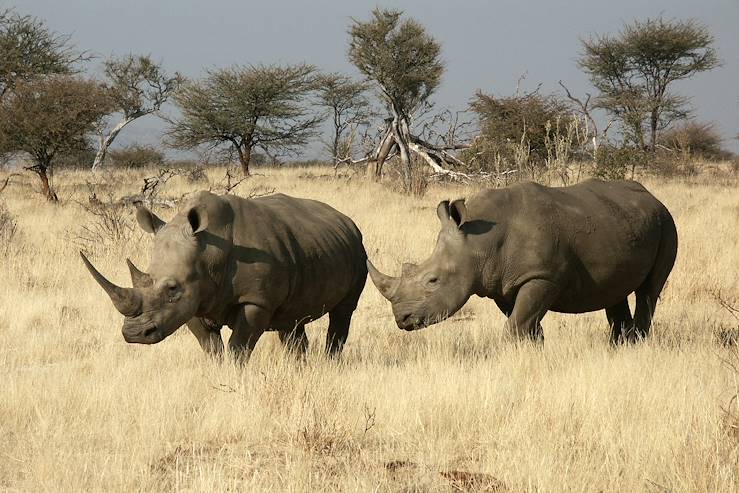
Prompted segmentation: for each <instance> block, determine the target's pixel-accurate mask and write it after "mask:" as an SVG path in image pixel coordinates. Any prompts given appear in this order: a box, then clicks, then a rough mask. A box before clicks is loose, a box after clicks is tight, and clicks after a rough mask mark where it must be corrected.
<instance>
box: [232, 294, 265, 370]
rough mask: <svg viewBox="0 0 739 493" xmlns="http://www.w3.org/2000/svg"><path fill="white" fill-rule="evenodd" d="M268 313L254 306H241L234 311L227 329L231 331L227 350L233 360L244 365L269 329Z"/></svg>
mask: <svg viewBox="0 0 739 493" xmlns="http://www.w3.org/2000/svg"><path fill="white" fill-rule="evenodd" d="M270 317H271V315H270V313H268V312H267V311H266V310H265V309H264V308H261V307H259V306H256V305H249V304H246V305H242V306H241V307H239V309H238V310H237V311H236V313H235V314H234V316H233V317H232V320H231V321H230V322H229V327H230V328H231V330H232V331H233V333H232V334H231V337H230V338H229V340H228V349H229V350H230V351H231V355H232V356H233V358H234V360H235V361H237V362H239V363H242V364H243V363H246V362H247V361H248V360H249V356H250V355H251V352H252V351H253V350H254V346H256V345H257V341H258V340H259V338H260V337H261V336H262V334H263V333H264V331H265V330H267V328H268V327H269V321H270Z"/></svg>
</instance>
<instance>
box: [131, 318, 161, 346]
mask: <svg viewBox="0 0 739 493" xmlns="http://www.w3.org/2000/svg"><path fill="white" fill-rule="evenodd" d="M122 332H123V339H124V340H125V341H126V342H128V343H130V344H156V343H158V342H161V341H162V340H164V338H165V337H167V336H166V335H165V333H164V331H162V330H161V329H160V328H159V327H158V326H157V325H156V324H155V323H147V324H139V323H132V322H130V321H129V319H126V320H125V321H124V322H123V330H122Z"/></svg>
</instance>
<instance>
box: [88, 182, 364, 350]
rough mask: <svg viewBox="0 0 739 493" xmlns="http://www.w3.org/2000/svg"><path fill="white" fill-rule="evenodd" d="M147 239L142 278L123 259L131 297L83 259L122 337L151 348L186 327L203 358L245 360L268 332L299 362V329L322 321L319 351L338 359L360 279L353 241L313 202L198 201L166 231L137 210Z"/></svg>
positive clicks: (357, 244) (344, 226) (209, 197)
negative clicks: (227, 352) (325, 320)
mask: <svg viewBox="0 0 739 493" xmlns="http://www.w3.org/2000/svg"><path fill="white" fill-rule="evenodd" d="M136 218H137V221H138V223H139V225H140V226H141V228H142V229H144V230H145V231H147V232H149V233H153V234H154V241H153V246H152V251H151V260H150V266H149V272H148V273H144V272H141V271H140V270H138V269H137V268H136V267H135V266H134V265H133V263H131V261H130V260H127V262H128V266H129V269H130V273H131V278H132V282H133V288H124V287H119V286H116V285H114V284H113V283H111V282H110V281H108V280H107V279H106V278H105V277H103V275H102V274H100V273H99V272H98V271H97V269H95V267H94V266H93V265H92V264H91V263H90V262H89V261H88V259H87V258H86V257H85V256H84V254H82V253H81V252H80V253H81V254H82V259H83V261H84V263H85V265H86V266H87V268H88V270H89V271H90V273H91V274H92V276H93V277H94V278H95V280H96V281H97V282H98V283H99V284H100V286H102V288H103V289H104V290H105V292H106V293H107V294H108V296H109V297H110V299H111V301H112V302H113V305H114V306H115V308H116V309H117V310H118V311H119V312H120V313H121V314H122V315H124V317H125V319H124V321H123V329H122V331H123V337H124V339H125V340H126V341H127V342H130V343H141V344H155V343H157V342H160V341H162V340H163V339H165V338H166V337H167V336H169V335H170V334H172V333H173V332H175V331H176V330H177V329H178V328H179V327H180V326H181V325H182V324H185V323H186V324H187V326H188V328H189V329H190V331H191V332H192V333H193V334H194V335H195V337H196V338H197V339H198V342H199V343H200V345H201V347H202V348H203V350H205V351H206V352H209V353H217V354H220V353H221V352H222V351H223V341H222V339H221V335H220V330H221V327H222V326H223V325H227V326H228V327H230V328H231V329H232V331H233V332H232V334H231V337H230V339H229V349H231V350H232V352H233V353H234V355H235V356H236V357H237V358H240V359H243V360H245V359H247V358H248V356H249V354H250V352H251V351H252V349H253V348H254V346H255V344H256V343H257V340H258V339H259V337H260V336H261V335H262V333H263V332H265V331H267V330H276V331H278V332H279V335H280V339H281V340H282V341H283V343H285V344H286V345H289V346H290V347H291V348H293V349H295V350H297V351H298V352H302V353H304V352H305V350H306V349H307V344H308V339H307V337H306V334H305V325H306V323H308V322H310V321H312V320H315V319H317V318H319V317H321V316H323V315H324V314H326V313H328V314H329V327H328V335H327V337H326V351H327V352H328V353H329V354H331V355H335V354H338V353H339V352H341V350H342V348H343V346H344V343H345V341H346V338H347V335H348V333H349V324H350V322H351V318H352V313H353V312H354V309H355V308H356V307H357V301H358V300H359V296H360V294H361V293H362V290H363V289H364V284H365V281H366V278H367V267H366V259H367V254H366V253H365V250H364V246H363V245H362V234H361V233H360V231H359V229H358V228H357V226H356V225H355V224H354V222H352V220H351V219H349V218H348V217H346V216H345V215H343V214H341V213H340V212H338V211H336V210H335V209H333V208H331V207H330V206H329V205H327V204H324V203H322V202H318V201H314V200H307V199H299V198H294V197H289V196H287V195H282V194H275V195H271V196H267V197H260V198H255V199H251V200H247V199H243V198H240V197H236V196H233V195H224V196H217V195H214V194H212V193H209V192H198V193H197V194H195V195H194V196H192V197H191V198H190V199H189V200H188V201H187V202H186V203H185V204H183V206H182V207H181V210H180V212H179V213H178V214H177V215H176V216H175V217H174V218H173V219H172V220H171V221H170V222H169V223H165V222H164V221H162V220H161V219H160V218H159V217H157V216H156V215H155V214H153V213H152V212H151V211H149V210H148V209H146V208H145V207H143V206H139V207H138V209H137V212H136Z"/></svg>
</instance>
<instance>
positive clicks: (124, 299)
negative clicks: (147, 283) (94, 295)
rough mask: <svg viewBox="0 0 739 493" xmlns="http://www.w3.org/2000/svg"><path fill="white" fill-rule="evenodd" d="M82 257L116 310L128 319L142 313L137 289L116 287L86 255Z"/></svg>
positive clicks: (82, 254) (81, 254)
mask: <svg viewBox="0 0 739 493" xmlns="http://www.w3.org/2000/svg"><path fill="white" fill-rule="evenodd" d="M80 256H82V261H83V262H84V263H85V266H86V267H87V270H89V271H90V274H92V277H93V278H95V280H96V281H97V283H98V284H100V287H101V288H103V289H104V290H105V292H106V293H107V294H108V296H109V297H110V301H112V302H113V306H115V309H116V310H118V311H119V312H121V314H122V315H123V316H126V317H134V316H136V315H138V314H139V313H140V310H141V296H140V295H139V293H138V292H137V291H136V290H135V289H132V288H122V287H120V286H116V285H115V284H113V283H112V282H110V281H108V280H107V279H106V278H105V276H103V275H102V274H101V273H100V272H98V270H97V269H96V268H95V267H94V266H93V265H92V264H91V263H90V261H89V260H87V257H85V254H84V253H82V252H80Z"/></svg>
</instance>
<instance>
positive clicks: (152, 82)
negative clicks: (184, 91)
mask: <svg viewBox="0 0 739 493" xmlns="http://www.w3.org/2000/svg"><path fill="white" fill-rule="evenodd" d="M105 76H106V79H107V80H106V82H105V84H104V86H105V88H106V89H107V91H108V93H109V97H110V99H111V100H112V101H113V104H114V111H115V112H116V113H120V114H121V119H120V120H119V121H118V123H116V124H115V125H114V126H113V127H112V128H110V129H107V130H106V131H102V130H101V131H100V132H99V144H98V150H97V153H96V154H95V159H94V161H93V163H92V169H96V168H97V167H98V166H100V165H101V164H102V163H103V160H104V159H105V155H106V153H107V152H108V148H109V147H110V145H111V144H112V143H113V141H114V140H115V138H116V137H117V136H118V134H119V133H120V131H121V130H123V127H125V126H126V125H128V124H129V123H131V122H132V121H134V120H136V119H137V118H141V117H142V116H146V115H150V114H152V113H155V112H157V111H159V109H160V108H161V107H162V105H163V104H164V103H165V102H166V101H167V100H168V99H169V97H170V96H171V95H172V93H173V92H174V91H176V90H177V88H178V87H179V86H180V84H181V83H182V81H183V78H182V76H181V75H180V74H178V73H176V72H175V74H174V75H171V76H170V75H168V74H167V73H166V72H165V71H164V70H163V68H162V66H161V64H157V63H155V62H154V61H152V59H151V57H150V56H141V55H137V56H134V55H126V56H124V57H121V58H110V59H108V60H106V61H105Z"/></svg>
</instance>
